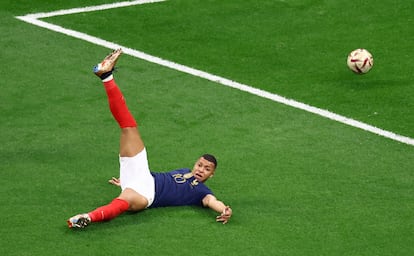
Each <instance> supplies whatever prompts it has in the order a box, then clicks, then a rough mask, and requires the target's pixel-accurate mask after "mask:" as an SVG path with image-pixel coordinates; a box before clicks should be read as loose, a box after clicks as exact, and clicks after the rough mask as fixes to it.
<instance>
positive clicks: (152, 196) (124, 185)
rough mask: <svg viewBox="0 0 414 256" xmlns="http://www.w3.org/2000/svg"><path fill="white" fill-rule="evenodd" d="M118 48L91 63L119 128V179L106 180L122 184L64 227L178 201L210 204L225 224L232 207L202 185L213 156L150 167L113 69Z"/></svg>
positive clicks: (81, 225) (213, 164) (212, 167)
mask: <svg viewBox="0 0 414 256" xmlns="http://www.w3.org/2000/svg"><path fill="white" fill-rule="evenodd" d="M121 53H122V50H121V49H118V50H115V51H113V52H112V53H111V54H110V55H108V56H107V57H106V58H105V59H104V60H103V61H102V62H101V63H99V64H98V65H97V66H96V67H95V68H94V73H95V74H96V75H97V76H99V77H100V78H101V79H102V82H103V84H104V87H105V90H106V94H107V96H108V101H109V108H110V110H111V112H112V115H113V116H114V118H115V119H116V121H117V122H118V124H119V126H120V128H121V139H120V152H119V162H120V178H119V179H117V178H112V179H111V180H109V182H110V183H111V184H114V185H117V186H119V187H121V190H122V192H121V194H120V195H119V196H118V197H117V198H115V199H114V200H113V201H112V202H110V203H109V204H107V205H104V206H101V207H99V208H97V209H95V210H93V211H91V212H89V213H83V214H78V215H75V216H73V217H71V218H69V219H68V220H67V223H68V226H69V228H84V227H86V226H87V225H88V224H89V223H91V222H101V221H108V220H111V219H113V218H115V217H117V216H118V215H120V214H121V213H123V212H125V211H141V210H144V209H146V208H155V207H163V206H180V205H199V206H204V207H208V208H211V209H212V210H214V211H216V212H218V213H219V216H217V218H216V220H217V221H219V222H222V223H223V224H225V223H227V222H228V221H229V219H230V217H231V215H232V210H231V208H230V207H229V206H227V205H225V204H224V203H223V202H222V201H219V200H217V198H216V197H215V196H214V195H213V193H212V192H211V190H210V189H209V188H208V187H207V186H206V185H205V184H204V182H205V181H206V180H207V179H208V178H210V177H211V176H213V174H214V171H215V170H216V167H217V160H216V158H215V157H214V156H212V155H209V154H205V155H203V156H201V157H200V158H199V159H198V160H197V161H196V163H195V165H194V167H193V169H192V170H190V169H179V170H175V171H171V172H167V173H153V172H151V171H150V170H149V166H148V160H147V152H146V149H145V146H144V142H143V141H142V139H141V136H140V134H139V131H138V129H137V124H136V122H135V119H134V117H133V116H132V115H131V113H130V112H129V110H128V107H127V105H126V102H125V99H124V97H123V94H122V93H121V91H120V90H119V88H118V86H117V84H116V83H115V80H114V78H113V74H112V71H113V70H114V67H115V64H116V62H117V60H118V58H119V56H120V55H121Z"/></svg>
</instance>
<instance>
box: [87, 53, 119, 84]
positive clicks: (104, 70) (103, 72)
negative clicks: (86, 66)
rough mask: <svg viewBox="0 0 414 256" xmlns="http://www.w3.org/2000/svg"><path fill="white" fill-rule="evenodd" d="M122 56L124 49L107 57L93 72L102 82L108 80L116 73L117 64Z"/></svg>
mask: <svg viewBox="0 0 414 256" xmlns="http://www.w3.org/2000/svg"><path fill="white" fill-rule="evenodd" d="M121 54H122V49H117V50H114V51H113V52H112V53H111V54H109V55H108V56H106V57H105V59H103V61H102V62H101V63H98V64H97V65H96V66H95V67H94V68H93V72H94V73H95V75H97V76H99V78H101V79H102V80H103V79H105V78H107V77H108V76H110V75H111V74H112V71H114V67H115V64H116V62H117V60H118V58H119V56H121Z"/></svg>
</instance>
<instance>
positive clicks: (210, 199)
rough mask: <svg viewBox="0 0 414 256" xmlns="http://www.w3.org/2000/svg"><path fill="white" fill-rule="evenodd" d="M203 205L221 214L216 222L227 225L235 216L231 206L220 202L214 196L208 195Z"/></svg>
mask: <svg viewBox="0 0 414 256" xmlns="http://www.w3.org/2000/svg"><path fill="white" fill-rule="evenodd" d="M203 205H204V206H206V207H208V208H210V209H212V210H214V211H216V212H218V213H220V215H219V216H217V218H216V221H218V222H223V224H226V223H227V222H228V221H229V219H230V217H231V215H232V214H233V211H232V210H231V208H230V206H228V205H225V204H224V203H223V202H222V201H220V200H217V198H216V197H215V196H213V195H206V196H205V197H204V198H203Z"/></svg>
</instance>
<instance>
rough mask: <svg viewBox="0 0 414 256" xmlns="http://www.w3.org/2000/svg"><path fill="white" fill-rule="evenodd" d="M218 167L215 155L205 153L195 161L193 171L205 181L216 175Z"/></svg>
mask: <svg viewBox="0 0 414 256" xmlns="http://www.w3.org/2000/svg"><path fill="white" fill-rule="evenodd" d="M216 168H217V159H216V158H215V157H214V156H213V155H210V154H204V155H202V156H201V157H200V158H199V159H198V160H197V161H196V162H195V164H194V167H193V170H192V173H193V175H194V177H195V178H196V179H197V180H198V181H200V182H204V181H206V180H208V178H210V177H211V176H213V175H214V172H215V170H216Z"/></svg>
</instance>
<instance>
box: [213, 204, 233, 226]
mask: <svg viewBox="0 0 414 256" xmlns="http://www.w3.org/2000/svg"><path fill="white" fill-rule="evenodd" d="M232 214H233V211H232V210H231V208H230V206H226V208H224V210H223V212H222V213H221V214H220V215H219V216H217V218H216V221H218V222H223V224H226V223H227V222H228V221H229V219H230V217H231V215H232Z"/></svg>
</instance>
